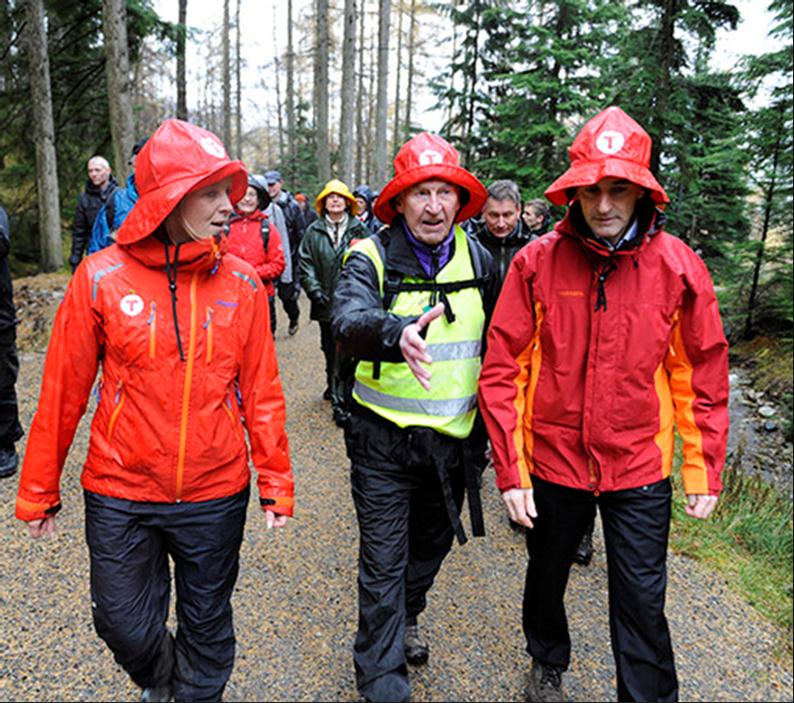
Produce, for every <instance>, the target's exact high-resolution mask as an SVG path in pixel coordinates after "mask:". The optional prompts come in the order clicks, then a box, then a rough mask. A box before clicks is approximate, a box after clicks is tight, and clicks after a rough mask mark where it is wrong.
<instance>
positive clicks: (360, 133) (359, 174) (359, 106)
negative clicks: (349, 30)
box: [356, 0, 367, 183]
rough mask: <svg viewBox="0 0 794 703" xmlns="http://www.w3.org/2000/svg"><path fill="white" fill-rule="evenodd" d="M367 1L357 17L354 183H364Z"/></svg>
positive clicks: (363, 1)
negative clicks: (365, 20)
mask: <svg viewBox="0 0 794 703" xmlns="http://www.w3.org/2000/svg"><path fill="white" fill-rule="evenodd" d="M366 14H367V0H361V12H360V13H359V17H358V90H357V91H356V181H357V182H358V183H363V182H364V180H365V179H364V149H365V147H366V142H365V139H364V18H365V17H366Z"/></svg>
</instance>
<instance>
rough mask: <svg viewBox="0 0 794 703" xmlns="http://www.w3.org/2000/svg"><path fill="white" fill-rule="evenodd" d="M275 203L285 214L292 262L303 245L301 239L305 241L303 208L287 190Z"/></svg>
mask: <svg viewBox="0 0 794 703" xmlns="http://www.w3.org/2000/svg"><path fill="white" fill-rule="evenodd" d="M273 202H275V203H276V205H278V206H279V207H280V208H281V211H282V212H283V213H284V221H285V222H286V224H287V236H288V237H289V250H290V253H291V254H292V260H293V261H295V260H296V256H297V253H298V246H299V245H300V243H301V239H303V231H304V229H305V228H306V225H305V223H304V218H303V213H302V212H301V206H300V205H298V201H297V200H295V198H294V196H293V195H292V193H289V192H288V191H286V190H282V191H281V192H280V193H279V194H278V197H277V198H276V199H275V200H274V201H273Z"/></svg>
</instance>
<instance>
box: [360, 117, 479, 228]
mask: <svg viewBox="0 0 794 703" xmlns="http://www.w3.org/2000/svg"><path fill="white" fill-rule="evenodd" d="M432 178H439V179H441V180H442V181H448V182H449V183H452V184H454V185H456V186H460V187H461V188H463V189H464V190H465V191H466V192H467V193H468V195H469V199H468V202H466V203H465V204H464V205H463V208H462V209H461V211H460V212H459V213H458V215H457V217H456V218H455V222H463V220H468V219H469V218H470V217H474V216H475V215H477V214H478V213H479V212H480V210H482V206H483V205H484V204H485V201H486V200H487V198H488V192H487V191H486V190H485V186H484V185H483V184H482V183H480V181H479V180H478V179H477V177H476V176H474V175H473V174H471V173H469V172H468V171H467V170H466V169H465V168H463V167H462V166H461V165H460V156H458V151H457V149H455V147H454V146H452V145H451V144H450V143H449V142H447V141H446V140H444V139H442V138H441V137H439V136H438V135H437V134H430V133H429V132H422V133H421V134H417V135H416V136H415V137H413V138H411V139H409V140H408V141H407V142H406V143H405V144H403V145H402V147H401V148H400V151H398V152H397V156H395V157H394V178H392V179H391V180H390V181H389V182H388V183H387V184H386V186H385V187H384V188H383V190H382V191H381V193H380V195H378V199H377V200H376V201H375V206H374V208H373V210H374V211H375V216H376V217H377V218H378V219H379V220H381V221H382V222H385V223H386V224H391V223H392V220H394V218H395V217H396V216H397V211H396V210H395V209H394V206H393V205H392V202H391V201H392V199H393V198H394V197H395V196H397V195H399V194H400V193H402V192H403V191H404V190H405V189H406V188H410V187H411V186H413V185H416V184H417V183H421V182H422V181H428V180H430V179H432Z"/></svg>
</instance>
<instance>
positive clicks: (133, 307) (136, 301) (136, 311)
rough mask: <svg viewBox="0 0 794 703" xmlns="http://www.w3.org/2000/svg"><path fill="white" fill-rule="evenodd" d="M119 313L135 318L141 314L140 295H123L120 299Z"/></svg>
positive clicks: (141, 303)
mask: <svg viewBox="0 0 794 703" xmlns="http://www.w3.org/2000/svg"><path fill="white" fill-rule="evenodd" d="M121 312H123V313H124V314H125V315H129V316H130V317H135V316H136V315H140V314H141V312H143V300H142V299H141V296H140V295H135V293H132V294H131V295H125V296H124V297H123V298H122V299H121Z"/></svg>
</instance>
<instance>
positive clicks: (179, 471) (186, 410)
mask: <svg viewBox="0 0 794 703" xmlns="http://www.w3.org/2000/svg"><path fill="white" fill-rule="evenodd" d="M197 280H198V272H195V273H194V274H193V278H192V279H191V280H190V341H189V343H188V354H187V368H186V370H185V385H184V388H183V390H182V419H181V423H180V426H179V454H178V458H177V463H176V502H177V503H179V502H181V500H182V480H183V477H184V473H185V453H186V452H187V421H188V415H189V414H190V387H191V385H192V383H193V359H194V357H195V353H196V317H197V314H196V313H197V310H196V307H197V306H196V283H197Z"/></svg>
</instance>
